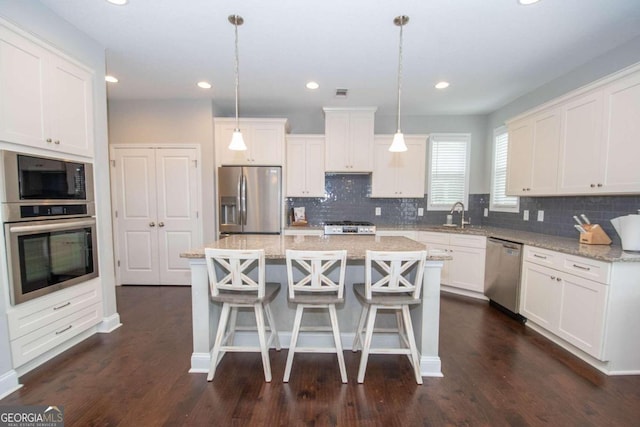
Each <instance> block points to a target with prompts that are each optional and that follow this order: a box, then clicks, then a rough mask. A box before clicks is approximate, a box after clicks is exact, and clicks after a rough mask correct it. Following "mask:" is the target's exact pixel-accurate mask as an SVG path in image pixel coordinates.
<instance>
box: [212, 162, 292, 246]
mask: <svg viewBox="0 0 640 427" xmlns="http://www.w3.org/2000/svg"><path fill="white" fill-rule="evenodd" d="M281 219H282V168H281V167H280V166H221V167H219V168H218V225H219V231H220V234H236V233H253V234H259V233H265V234H267V233H268V234H279V233H280V224H281Z"/></svg>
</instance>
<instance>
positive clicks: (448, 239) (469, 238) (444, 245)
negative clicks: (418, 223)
mask: <svg viewBox="0 0 640 427" xmlns="http://www.w3.org/2000/svg"><path fill="white" fill-rule="evenodd" d="M417 240H418V241H419V242H421V243H424V244H425V245H426V246H427V249H439V250H443V251H445V252H447V253H448V254H449V255H451V257H452V259H451V260H450V261H447V262H445V263H444V268H443V269H442V281H441V283H442V285H445V286H449V287H451V288H453V289H457V290H461V291H463V293H465V294H467V295H469V294H470V295H471V296H481V297H483V298H484V269H485V265H484V264H485V258H486V248H487V238H486V237H484V236H474V235H468V234H454V233H438V232H431V231H419V232H418V238H417Z"/></svg>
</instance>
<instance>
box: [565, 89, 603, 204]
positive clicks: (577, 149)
mask: <svg viewBox="0 0 640 427" xmlns="http://www.w3.org/2000/svg"><path fill="white" fill-rule="evenodd" d="M603 107H604V100H603V96H602V90H596V91H594V92H590V93H587V94H585V95H581V96H579V97H578V98H576V99H572V100H569V101H568V102H566V103H564V104H563V106H562V118H563V130H562V145H561V150H560V170H559V173H558V187H559V192H560V193H561V194H589V193H593V192H595V191H597V190H599V189H601V188H602V186H603V182H604V181H603V179H602V167H603V163H604V162H603V160H604V158H603V155H606V153H603V152H602V149H603V147H604V144H602V122H603ZM605 158H606V157H605Z"/></svg>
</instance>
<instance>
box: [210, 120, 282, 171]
mask: <svg viewBox="0 0 640 427" xmlns="http://www.w3.org/2000/svg"><path fill="white" fill-rule="evenodd" d="M214 123H215V147H216V165H218V166H221V165H251V166H282V165H283V164H284V161H285V155H284V154H285V134H286V132H287V120H286V119H252V118H241V119H240V131H241V132H242V137H243V139H244V142H245V145H246V146H247V150H245V151H234V150H229V148H228V147H229V143H230V142H231V136H232V134H233V131H234V130H235V128H236V120H235V118H216V119H215V120H214Z"/></svg>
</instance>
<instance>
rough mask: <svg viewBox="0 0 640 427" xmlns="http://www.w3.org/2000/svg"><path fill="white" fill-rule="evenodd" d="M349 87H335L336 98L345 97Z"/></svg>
mask: <svg viewBox="0 0 640 427" xmlns="http://www.w3.org/2000/svg"><path fill="white" fill-rule="evenodd" d="M348 92H349V89H336V98H346V97H347V93H348Z"/></svg>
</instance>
